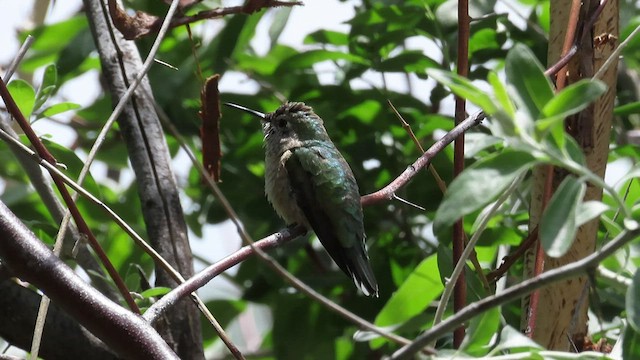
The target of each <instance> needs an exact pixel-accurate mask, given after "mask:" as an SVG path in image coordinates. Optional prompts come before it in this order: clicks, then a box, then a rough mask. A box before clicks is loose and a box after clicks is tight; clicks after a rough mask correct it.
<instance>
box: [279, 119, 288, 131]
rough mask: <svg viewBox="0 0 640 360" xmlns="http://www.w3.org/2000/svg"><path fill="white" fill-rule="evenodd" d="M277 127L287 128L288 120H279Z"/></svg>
mask: <svg viewBox="0 0 640 360" xmlns="http://www.w3.org/2000/svg"><path fill="white" fill-rule="evenodd" d="M276 125H277V126H278V127H279V128H281V129H284V128H285V127H286V126H287V119H284V118H280V119H278V121H277V123H276Z"/></svg>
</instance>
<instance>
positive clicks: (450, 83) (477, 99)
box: [427, 69, 497, 115]
mask: <svg viewBox="0 0 640 360" xmlns="http://www.w3.org/2000/svg"><path fill="white" fill-rule="evenodd" d="M427 75H429V76H430V77H431V78H433V79H434V80H435V81H437V82H439V83H441V84H442V85H444V86H447V87H448V88H449V89H451V91H453V93H454V94H456V95H458V96H460V97H463V98H465V99H467V100H469V101H471V102H472V103H474V104H476V105H478V106H479V107H480V108H482V110H484V112H485V113H486V114H487V115H492V114H493V113H495V112H496V110H497V108H496V106H495V104H494V103H493V101H492V100H491V97H490V96H489V95H487V92H486V91H484V90H481V89H479V88H478V87H476V86H475V85H473V83H472V82H471V81H470V80H469V79H467V78H464V77H462V76H459V75H457V74H454V73H452V72H449V71H444V70H440V69H427Z"/></svg>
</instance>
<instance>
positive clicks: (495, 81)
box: [487, 71, 516, 118]
mask: <svg viewBox="0 0 640 360" xmlns="http://www.w3.org/2000/svg"><path fill="white" fill-rule="evenodd" d="M487 80H488V81H489V84H491V86H492V87H493V95H494V96H495V98H496V99H497V100H498V103H500V105H501V106H502V111H504V113H505V114H507V115H508V116H509V117H511V118H513V117H514V116H515V113H516V109H515V107H514V106H513V102H512V101H511V97H510V96H509V93H508V92H507V88H505V86H504V84H502V82H501V81H500V79H499V78H498V74H496V73H495V72H494V71H490V72H489V76H488V77H487Z"/></svg>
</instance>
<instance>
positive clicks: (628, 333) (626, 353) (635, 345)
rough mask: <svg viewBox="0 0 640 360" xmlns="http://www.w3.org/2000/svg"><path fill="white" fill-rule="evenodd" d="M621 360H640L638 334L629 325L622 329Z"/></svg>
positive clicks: (639, 334)
mask: <svg viewBox="0 0 640 360" xmlns="http://www.w3.org/2000/svg"><path fill="white" fill-rule="evenodd" d="M622 358H623V359H640V333H638V331H636V330H635V329H634V328H633V327H632V326H629V325H627V326H625V327H624V336H623V338H622Z"/></svg>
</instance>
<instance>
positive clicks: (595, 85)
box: [536, 80, 607, 130]
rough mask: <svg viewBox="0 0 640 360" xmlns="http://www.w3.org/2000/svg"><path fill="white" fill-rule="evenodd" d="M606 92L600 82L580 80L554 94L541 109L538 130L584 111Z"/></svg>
mask: <svg viewBox="0 0 640 360" xmlns="http://www.w3.org/2000/svg"><path fill="white" fill-rule="evenodd" d="M605 91H607V86H606V85H605V84H604V83H603V82H601V81H591V80H581V81H578V82H577V83H575V84H571V85H569V86H567V87H566V88H565V89H564V90H562V91H561V92H560V93H558V94H556V96H554V97H553V98H552V99H551V100H549V102H548V103H547V104H546V105H545V106H544V108H543V109H542V115H543V116H544V117H545V119H542V120H540V121H538V122H537V123H536V127H537V128H538V129H539V130H545V129H547V128H548V127H550V126H552V125H553V124H556V123H558V122H561V121H562V120H564V118H566V117H567V116H569V115H573V114H575V113H577V112H580V111H582V110H584V109H585V108H586V107H587V106H589V104H591V102H593V101H594V100H596V99H597V98H599V97H600V96H601V95H602V94H604V92H605Z"/></svg>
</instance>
